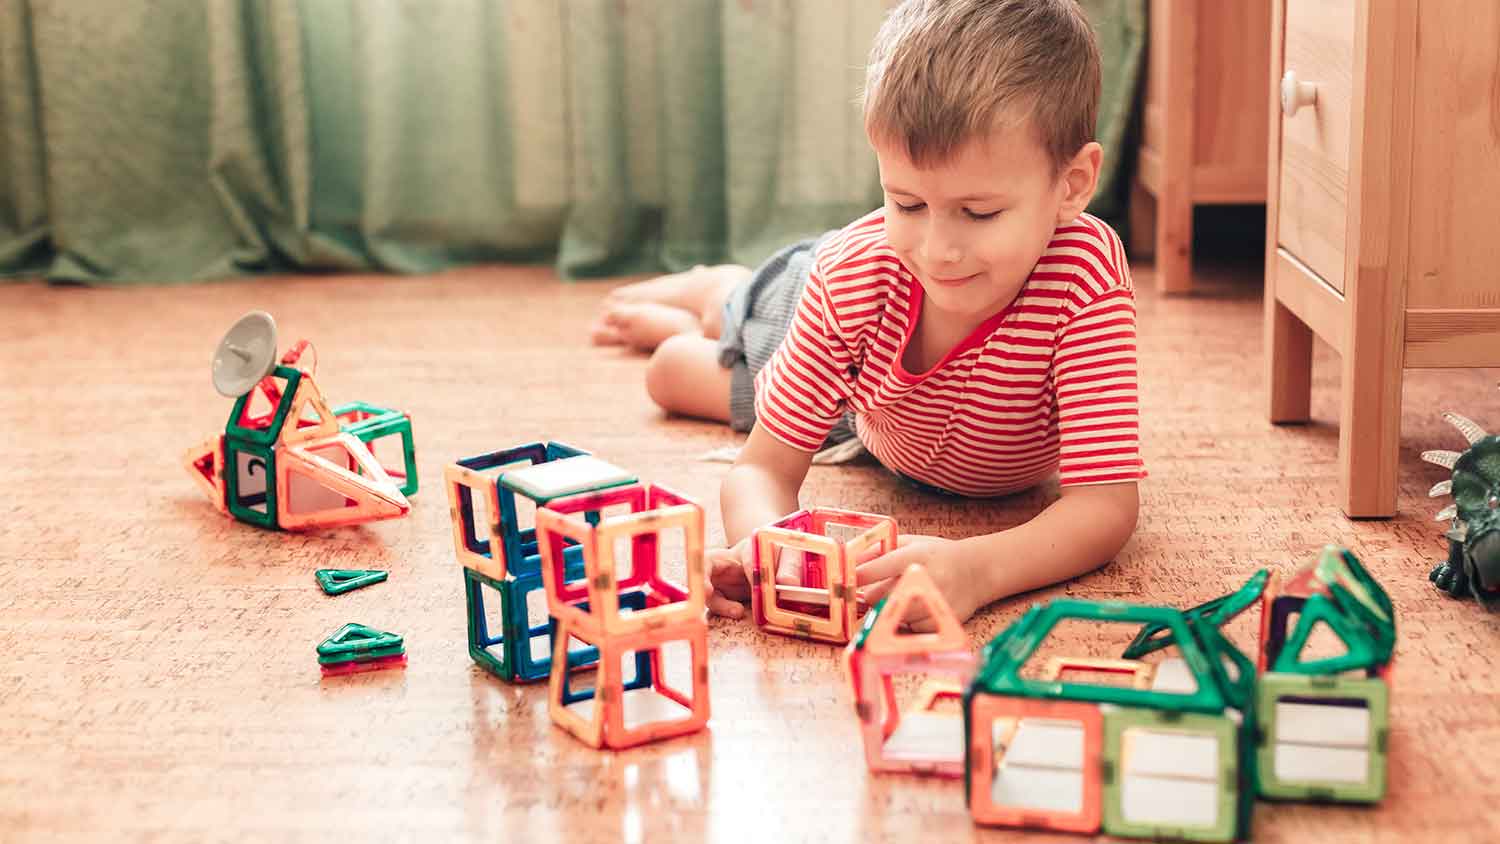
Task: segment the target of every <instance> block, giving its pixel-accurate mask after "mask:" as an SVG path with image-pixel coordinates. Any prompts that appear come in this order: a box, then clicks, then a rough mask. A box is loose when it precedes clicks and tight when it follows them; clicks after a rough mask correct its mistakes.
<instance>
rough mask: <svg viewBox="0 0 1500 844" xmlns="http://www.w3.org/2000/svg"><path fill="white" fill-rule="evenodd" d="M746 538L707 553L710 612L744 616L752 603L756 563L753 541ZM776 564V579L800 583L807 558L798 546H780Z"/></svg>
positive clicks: (780, 581) (705, 558)
mask: <svg viewBox="0 0 1500 844" xmlns="http://www.w3.org/2000/svg"><path fill="white" fill-rule="evenodd" d="M752 538H753V537H746V538H744V539H742V540H740V541H739V542H736V543H735V544H734V546H733V547H731V548H711V549H709V550H708V551H707V552H706V553H705V554H704V560H705V561H706V562H707V563H708V585H709V589H710V592H709V594H708V611H709V612H711V613H713V614H714V615H722V616H724V617H726V618H744V617H745V604H747V603H749V602H750V569H751V566H752V563H753V557H752V554H753V553H754V551H753V549H752V548H751V545H750V541H751V539H752ZM778 550H779V552H780V553H779V556H778V559H777V563H776V582H777V583H785V584H789V585H792V586H797V585H800V584H801V583H802V563H803V560H804V559H805V558H806V557H805V555H804V554H803V553H802V551H800V550H798V549H796V548H781V549H778Z"/></svg>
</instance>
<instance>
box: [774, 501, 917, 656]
mask: <svg viewBox="0 0 1500 844" xmlns="http://www.w3.org/2000/svg"><path fill="white" fill-rule="evenodd" d="M841 530H842V531H855V532H857V533H855V535H854V536H852V537H849V538H847V539H840V538H836V537H837V536H838V534H839V532H840V531H841ZM751 544H752V548H753V551H752V555H753V556H752V559H753V562H752V567H751V574H750V599H751V600H750V606H751V612H752V614H753V616H754V618H755V623H756V624H757V625H758V626H760V627H761V628H762V629H763V630H766V631H769V632H772V633H781V634H784V635H787V636H798V637H802V638H805V639H816V640H818V641H822V642H832V643H834V644H837V645H844V644H848V642H849V640H850V639H851V638H853V636H854V634H855V631H856V629H857V624H858V619H859V615H858V611H859V607H858V603H859V602H858V599H857V597H856V595H855V590H854V567H855V566H856V565H857V564H858V563H859V562H861V561H863V560H864V559H867V558H870V557H874V556H878V555H879V554H883V553H885V552H887V551H891V550H894V549H895V547H896V522H895V520H894V519H891V518H889V517H887V516H873V515H870V514H868V513H856V512H853V511H849V510H835V509H832V508H827V507H815V508H812V509H807V510H799V511H797V512H795V513H792V514H791V515H789V516H787V517H785V518H783V519H781V520H780V521H778V522H776V523H775V524H773V525H770V526H767V527H763V528H760V529H758V530H756V531H755V534H754V538H753V540H752V543H751ZM786 549H792V550H797V551H801V552H802V553H803V554H804V561H803V566H802V582H801V583H800V584H786V583H778V582H777V579H776V560H777V559H778V558H779V557H778V554H779V552H781V551H783V550H786Z"/></svg>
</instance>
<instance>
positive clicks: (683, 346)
mask: <svg viewBox="0 0 1500 844" xmlns="http://www.w3.org/2000/svg"><path fill="white" fill-rule="evenodd" d="M729 386H730V373H729V370H727V369H725V368H724V367H722V366H720V365H719V344H718V343H717V342H716V341H714V340H711V339H709V338H707V337H704V336H703V335H702V334H678V335H676V336H673V337H668V338H667V339H666V340H665V341H664V342H662V344H661V345H660V346H657V347H656V351H655V352H654V353H652V355H651V361H650V363H648V364H647V365H646V392H647V393H648V394H650V396H651V400H652V401H654V402H656V403H657V404H658V405H660V406H661V408H662V409H663V410H665V411H667V412H669V413H677V414H681V415H683V416H692V417H696V418H698V419H711V420H713V421H716V422H728V421H729Z"/></svg>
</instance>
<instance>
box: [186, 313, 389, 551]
mask: <svg viewBox="0 0 1500 844" xmlns="http://www.w3.org/2000/svg"><path fill="white" fill-rule="evenodd" d="M311 349H312V347H311V345H310V344H308V342H307V341H306V340H302V341H299V342H298V343H297V344H295V345H294V346H292V348H291V349H290V350H288V351H287V353H286V354H285V355H284V356H283V357H282V358H281V360H280V362H279V363H277V362H276V358H275V324H274V323H273V322H272V321H271V318H270V317H269V316H267V315H265V314H263V313H259V312H256V313H253V314H250V315H247V316H246V317H245V318H243V319H242V320H241V321H240V322H239V323H237V324H236V325H235V327H234V328H232V329H231V330H230V333H229V335H228V336H226V337H225V340H224V341H223V342H222V343H221V344H220V349H219V354H218V356H217V357H216V358H215V362H214V366H215V369H214V382H215V386H216V387H218V388H219V391H220V392H221V393H223V394H225V395H229V396H234V397H236V400H235V403H234V409H233V410H232V411H231V412H230V415H229V421H228V423H227V424H226V425H225V427H224V432H223V433H221V434H218V435H215V436H213V437H211V438H209V439H208V440H207V441H205V442H203V443H202V444H200V445H198V446H196V447H194V448H191V449H189V450H188V451H187V453H186V454H185V455H184V457H183V462H184V464H185V465H186V468H187V471H188V474H189V476H191V477H192V478H193V480H194V482H195V483H196V484H197V485H198V487H199V488H200V489H201V490H202V491H203V492H204V493H205V494H206V495H208V497H209V500H211V501H212V502H213V503H214V506H215V507H216V508H217V509H218V510H219V511H220V512H223V513H226V514H228V515H230V516H232V517H234V518H236V519H239V520H240V521H243V522H249V523H250V524H254V525H259V526H261V527H267V528H280V529H282V530H309V529H314V528H324V527H340V526H343V525H352V524H360V523H363V522H370V521H376V520H379V519H392V518H397V517H400V516H404V515H406V514H407V513H408V512H410V510H411V504H410V503H409V502H408V501H407V498H406V496H408V495H411V494H413V493H415V492H416V490H417V474H416V456H415V450H414V448H413V446H412V434H411V419H410V418H408V417H407V416H406V415H405V414H403V413H401V412H399V411H395V410H387V409H382V408H375V407H373V406H371V405H366V404H363V403H355V404H352V405H348V406H345V407H342V408H339V409H337V410H335V409H333V408H331V407H330V406H329V405H328V402H327V401H326V400H325V399H324V398H323V392H322V391H321V390H320V389H319V388H318V385H317V383H316V382H315V381H314V380H313V374H314V370H315V368H316V355H315V354H309V352H311ZM387 438H395V439H396V440H397V441H399V443H400V454H401V455H402V457H401V459H400V461H399V466H398V465H397V463H396V461H392V464H391V465H390V466H389V467H387V466H385V465H382V463H381V462H380V461H379V460H378V459H377V458H376V455H375V452H374V451H373V450H372V444H374V443H376V442H377V441H384V440H386V439H387ZM392 472H395V473H396V474H395V475H394V478H393V475H392V474H391V473H392Z"/></svg>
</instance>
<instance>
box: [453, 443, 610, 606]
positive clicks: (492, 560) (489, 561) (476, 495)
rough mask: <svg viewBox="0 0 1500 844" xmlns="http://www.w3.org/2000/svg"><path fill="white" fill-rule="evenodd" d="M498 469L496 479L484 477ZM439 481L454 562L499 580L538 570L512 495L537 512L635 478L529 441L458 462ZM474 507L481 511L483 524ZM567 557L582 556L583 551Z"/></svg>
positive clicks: (531, 536) (559, 447)
mask: <svg viewBox="0 0 1500 844" xmlns="http://www.w3.org/2000/svg"><path fill="white" fill-rule="evenodd" d="M512 467H514V468H512ZM497 469H498V470H500V471H499V473H498V474H497V475H495V476H490V475H486V474H484V473H485V472H489V471H492V470H497ZM443 480H444V485H445V486H446V487H447V489H448V503H449V515H450V517H451V518H452V521H453V547H454V551H455V553H456V554H457V555H458V561H459V563H460V564H462V565H463V566H464V567H465V568H470V569H474V570H475V571H478V572H482V573H483V574H486V575H488V576H490V577H493V578H495V579H497V580H498V579H504V578H505V577H506V576H507V575H508V574H516V575H524V574H536V573H539V572H540V571H541V564H542V563H541V561H542V557H541V554H540V553H538V550H537V544H536V529H535V527H525V526H522V525H521V524H520V520H519V517H518V513H517V508H516V494H517V492H520V494H521V495H523V496H525V497H527V498H530V499H531V501H532V502H533V503H534V504H536V506H537V507H538V508H540V507H544V506H546V504H547V503H548V502H549V501H551V500H552V499H553V498H559V497H563V496H567V495H574V494H578V493H585V492H596V491H599V490H603V489H608V488H610V487H615V486H622V485H624V484H628V483H633V482H634V481H635V477H634V476H633V475H631V474H630V473H628V472H626V471H624V470H623V469H620V468H618V467H615V466H611V465H610V464H608V463H605V462H604V461H602V460H598V459H597V458H594V457H590V456H589V455H588V454H587V453H586V452H584V451H582V450H580V449H577V448H574V447H572V446H570V445H567V444H565V443H558V442H548V443H541V442H534V443H527V444H525V445H520V446H516V447H514V448H508V449H503V450H501V451H494V452H490V453H488V454H481V455H478V456H475V457H466V458H463V459H462V460H459V461H457V462H455V463H452V464H450V465H448V466H447V467H446V468H444V470H443ZM476 502H479V503H481V504H482V505H483V507H484V513H485V516H486V521H485V522H484V523H479V521H478V519H477V516H476V513H475V503H476ZM589 518H591V519H593V518H597V514H591V515H590V516H589ZM567 553H569V554H570V555H574V556H579V557H581V554H582V551H581V550H577V551H575V550H573V549H568V552H567Z"/></svg>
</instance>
